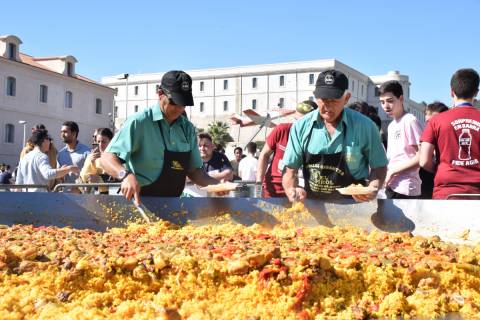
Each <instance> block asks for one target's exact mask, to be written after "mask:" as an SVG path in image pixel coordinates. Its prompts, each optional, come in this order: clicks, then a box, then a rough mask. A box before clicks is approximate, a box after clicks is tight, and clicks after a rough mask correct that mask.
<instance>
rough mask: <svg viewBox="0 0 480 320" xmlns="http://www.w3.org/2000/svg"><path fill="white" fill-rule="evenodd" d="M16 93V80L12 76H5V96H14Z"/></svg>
mask: <svg viewBox="0 0 480 320" xmlns="http://www.w3.org/2000/svg"><path fill="white" fill-rule="evenodd" d="M16 94H17V80H16V79H15V78H14V77H7V96H10V97H15V95H16Z"/></svg>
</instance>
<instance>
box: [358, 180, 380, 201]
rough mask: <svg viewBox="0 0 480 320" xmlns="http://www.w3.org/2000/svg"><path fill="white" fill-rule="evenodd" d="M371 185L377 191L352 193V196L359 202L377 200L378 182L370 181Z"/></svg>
mask: <svg viewBox="0 0 480 320" xmlns="http://www.w3.org/2000/svg"><path fill="white" fill-rule="evenodd" d="M369 187H373V188H375V191H373V192H370V193H367V194H358V195H352V198H353V199H354V200H355V201H357V202H368V201H372V200H375V199H376V198H377V194H378V185H377V182H372V183H370V184H369Z"/></svg>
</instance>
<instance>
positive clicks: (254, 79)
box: [252, 78, 257, 89]
mask: <svg viewBox="0 0 480 320" xmlns="http://www.w3.org/2000/svg"><path fill="white" fill-rule="evenodd" d="M256 87H257V78H252V88H254V89H255V88H256Z"/></svg>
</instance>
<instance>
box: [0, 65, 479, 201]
mask: <svg viewBox="0 0 480 320" xmlns="http://www.w3.org/2000/svg"><path fill="white" fill-rule="evenodd" d="M348 84H349V81H348V78H347V76H346V75H345V74H343V73H342V72H340V71H339V70H326V71H324V72H321V73H320V74H319V76H318V78H317V81H316V84H315V91H314V96H315V99H316V102H314V101H310V100H307V101H303V102H302V103H300V104H299V105H298V106H297V107H296V112H295V114H294V118H295V121H294V122H293V123H282V124H278V125H277V126H276V127H275V128H274V129H273V130H272V131H271V133H270V134H269V135H268V137H267V138H266V141H265V144H264V145H263V148H262V149H261V150H260V152H259V154H258V157H257V144H256V143H255V142H249V143H248V144H247V145H246V146H245V150H244V149H243V148H241V147H238V146H237V147H236V148H235V149H234V157H233V158H232V159H230V160H229V159H228V158H227V156H226V155H225V153H224V150H223V148H221V147H219V146H217V145H215V144H214V142H213V139H212V137H211V136H210V135H209V134H208V133H200V134H198V135H197V130H196V128H195V127H194V125H193V124H192V123H191V122H190V121H189V120H188V118H187V117H186V115H185V107H186V106H192V105H193V104H194V102H193V96H192V79H191V77H190V76H189V75H188V74H187V73H185V72H183V71H170V72H167V73H166V74H165V75H164V76H163V78H162V80H161V85H160V86H159V90H158V102H157V104H156V105H154V106H152V107H151V108H147V109H145V110H144V111H141V112H137V113H135V114H134V115H132V116H131V117H129V118H128V119H127V120H126V122H125V123H124V125H123V127H122V128H121V130H120V131H119V132H118V133H117V134H116V135H115V136H114V134H113V132H112V131H111V130H110V129H108V128H98V129H97V130H95V132H94V134H93V137H92V138H93V141H92V146H91V147H90V146H87V145H85V144H83V143H81V142H80V141H79V140H78V133H79V127H78V125H77V123H75V122H73V121H66V122H64V123H63V125H62V128H61V131H60V134H61V138H62V141H63V142H64V144H65V146H64V147H63V148H61V149H60V150H59V151H57V150H56V149H55V147H54V146H53V144H52V138H51V137H50V135H49V133H48V130H47V129H46V128H45V126H44V125H42V124H39V125H37V126H35V127H34V128H32V135H31V137H30V139H29V140H28V141H27V143H26V145H25V147H24V148H23V150H22V152H21V154H20V162H19V164H18V168H17V170H16V175H15V177H13V176H12V172H11V168H10V167H9V166H7V165H1V167H0V170H1V173H0V183H4V184H6V183H10V182H12V180H14V182H15V183H16V184H22V185H23V184H28V185H42V186H46V190H51V189H52V188H53V186H54V185H55V184H56V183H59V182H60V181H62V182H64V183H71V184H75V183H79V182H80V183H102V182H112V181H114V182H120V183H121V188H120V190H121V192H122V194H123V195H124V196H125V197H126V198H127V199H129V200H131V199H133V200H134V201H135V202H137V203H140V201H141V200H140V196H170V197H177V196H180V195H181V194H182V192H183V190H184V188H185V184H186V181H191V182H192V183H194V184H196V185H199V186H206V185H212V184H218V183H221V182H225V181H236V180H237V181H238V180H241V181H245V182H251V183H255V184H257V185H261V186H262V196H263V197H287V198H288V199H289V200H290V201H303V200H304V199H306V198H318V199H337V198H341V197H344V196H342V195H341V194H340V193H339V192H338V191H337V189H338V188H341V187H346V186H349V185H351V184H362V185H364V186H369V187H371V188H370V190H373V191H371V192H370V193H368V194H363V195H354V196H353V198H354V199H355V200H357V201H369V200H372V199H374V198H376V197H378V192H379V190H384V192H385V195H386V197H387V198H391V199H415V198H424V199H431V198H433V199H446V198H451V197H452V196H453V198H455V197H460V195H459V194H469V195H472V194H480V163H479V158H480V132H479V131H480V110H478V109H476V108H475V107H474V106H473V102H474V98H475V97H476V95H477V94H478V90H479V75H478V73H477V72H476V71H475V70H473V69H460V70H458V71H457V72H455V73H454V74H453V76H452V78H451V82H450V87H451V96H452V99H453V103H454V105H453V106H452V107H451V108H448V107H447V106H446V105H445V104H443V103H441V102H434V103H432V104H429V105H427V107H426V110H425V120H426V125H425V127H423V125H422V124H421V123H420V121H419V120H418V119H417V118H416V117H415V116H414V115H412V114H410V113H408V112H407V111H406V110H405V106H404V93H403V88H402V85H401V83H399V82H398V81H388V82H385V83H383V84H382V85H381V86H380V88H379V94H380V104H381V106H382V108H383V110H384V111H385V113H386V114H387V116H389V117H390V118H391V119H392V121H391V122H390V124H389V125H388V128H382V122H381V120H380V117H379V116H378V111H377V109H376V108H374V107H372V106H369V105H368V104H367V103H365V102H355V103H352V104H348V103H349V100H350V98H351V94H350V91H349V90H348ZM346 106H347V107H346ZM383 129H387V130H386V132H384V130H383ZM244 151H245V153H246V154H244ZM44 190H45V189H44ZM30 191H41V189H37V188H33V189H30ZM67 191H69V192H85V189H82V190H80V189H79V188H77V187H75V186H73V185H72V186H71V187H70V188H69V189H68V190H67ZM98 192H99V193H108V189H107V188H105V187H101V186H100V187H99V189H98ZM220 194H225V192H220Z"/></svg>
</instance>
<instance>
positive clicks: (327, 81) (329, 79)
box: [325, 73, 335, 86]
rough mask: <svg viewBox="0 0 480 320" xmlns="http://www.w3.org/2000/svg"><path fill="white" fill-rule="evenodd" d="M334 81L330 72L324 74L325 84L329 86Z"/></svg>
mask: <svg viewBox="0 0 480 320" xmlns="http://www.w3.org/2000/svg"><path fill="white" fill-rule="evenodd" d="M334 83H335V78H334V77H333V75H331V74H330V73H329V74H327V75H325V84H328V85H329V86H331V85H332V84H334Z"/></svg>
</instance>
